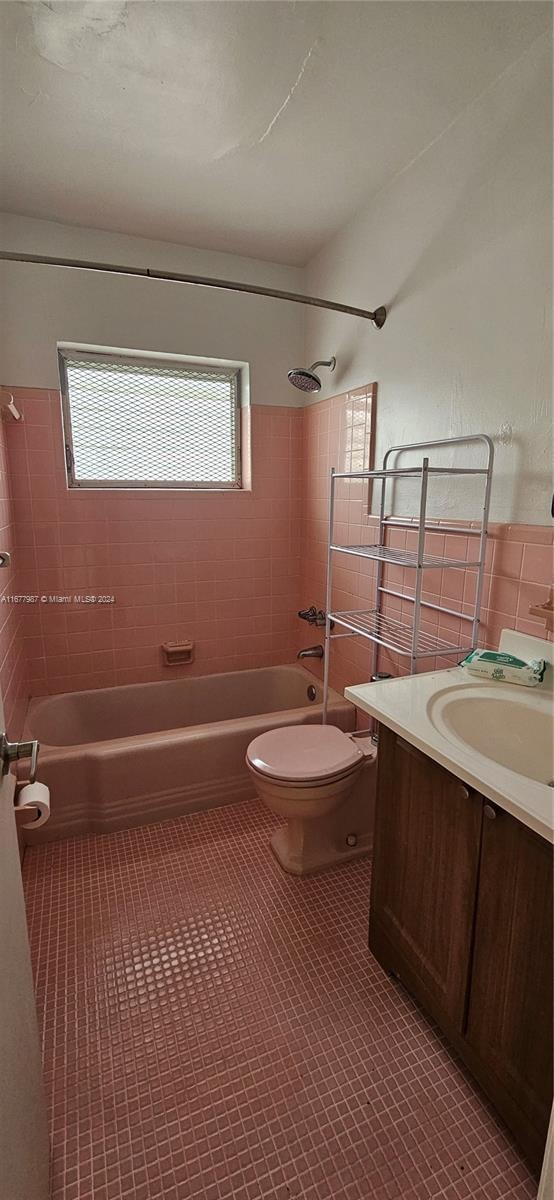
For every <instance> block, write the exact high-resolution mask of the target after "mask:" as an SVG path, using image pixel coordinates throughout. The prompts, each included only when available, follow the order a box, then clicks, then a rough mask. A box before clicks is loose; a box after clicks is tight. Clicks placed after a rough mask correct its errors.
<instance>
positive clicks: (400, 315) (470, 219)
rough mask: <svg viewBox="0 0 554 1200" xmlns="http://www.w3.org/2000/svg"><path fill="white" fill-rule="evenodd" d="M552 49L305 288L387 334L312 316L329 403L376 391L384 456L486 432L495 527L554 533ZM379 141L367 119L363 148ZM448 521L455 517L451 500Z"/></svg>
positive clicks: (520, 65)
mask: <svg viewBox="0 0 554 1200" xmlns="http://www.w3.org/2000/svg"><path fill="white" fill-rule="evenodd" d="M550 80H551V48H550V39H549V38H543V39H540V40H539V41H538V42H535V43H534V45H533V47H532V48H531V50H530V51H529V52H527V53H526V54H525V55H524V56H523V57H522V58H521V59H520V60H519V61H518V62H517V63H516V64H515V65H513V66H512V67H511V68H509V69H508V70H507V71H506V72H504V74H503V76H501V77H500V78H499V79H498V80H497V81H496V83H495V84H494V85H493V86H492V87H491V88H489V89H488V90H487V92H486V93H485V94H483V95H482V96H481V97H480V98H478V99H477V100H476V101H475V102H474V103H473V105H471V106H470V107H469V108H468V109H466V111H465V113H464V114H462V117H461V118H459V119H458V120H457V121H456V122H455V123H454V124H453V125H452V126H451V127H450V129H448V130H447V131H446V132H445V133H444V134H443V135H442V136H441V138H440V139H438V140H437V141H435V143H434V144H433V145H431V146H430V148H429V149H427V150H426V152H425V153H423V154H422V155H420V156H419V157H418V159H417V160H415V161H414V162H413V163H412V164H411V165H410V166H409V167H408V168H407V169H405V170H404V171H403V172H402V173H401V174H399V175H398V176H397V177H396V179H395V180H394V181H393V182H392V183H391V184H390V186H388V187H387V188H386V189H385V190H383V191H382V192H381V193H380V194H378V195H376V196H375V197H374V198H373V199H372V200H371V201H370V202H369V203H368V204H367V206H366V207H365V209H364V210H362V211H360V212H359V213H358V215H357V216H356V218H355V219H354V220H352V221H351V222H350V223H349V224H348V225H347V226H345V227H344V228H343V230H341V231H340V233H339V234H338V235H337V236H336V237H335V238H334V239H333V240H332V241H331V242H330V243H329V244H328V245H327V247H325V248H324V250H323V251H322V252H321V253H320V254H319V255H318V256H317V257H316V258H315V259H314V260H313V261H312V262H311V263H310V264H309V266H308V269H307V277H306V280H305V286H306V290H307V291H312V292H314V293H318V294H320V295H324V296H332V297H333V298H335V299H338V300H341V301H346V302H348V303H350V304H357V305H361V306H363V307H368V308H374V307H375V306H377V305H378V304H387V305H388V306H389V308H390V315H389V318H388V321H387V324H386V325H385V327H384V329H383V330H382V331H381V332H377V331H376V330H374V329H373V327H372V326H371V325H369V324H367V325H366V324H364V322H362V321H353V320H351V319H349V318H346V317H341V316H338V315H336V314H332V313H327V312H321V311H314V310H309V312H308V313H307V315H306V328H307V350H306V357H307V359H308V361H313V360H314V359H316V358H327V357H329V355H331V354H336V356H337V360H338V368H337V371H336V372H335V374H334V376H332V377H331V378H330V383H331V386H330V387H329V388H328V391H327V393H326V394H331V393H336V392H342V391H344V390H345V389H346V388H348V387H357V386H359V385H361V384H364V383H366V382H369V381H371V380H377V381H378V384H379V392H378V400H377V431H378V438H377V451H378V454H379V455H381V454H382V452H383V450H384V448H385V447H386V446H387V445H389V444H392V443H398V442H404V441H416V440H418V439H424V438H431V437H444V436H451V435H457V434H463V433H480V432H484V433H489V434H491V435H492V436H493V437H494V439H495V443H496V451H497V458H496V470H495V481H494V487H493V505H492V517H493V519H494V520H498V521H522V522H531V523H537V524H548V522H549V513H550V499H551V488H552V482H551V424H552V411H551V398H552V359H551V331H552V318H551V281H552V257H551V222H552V208H551V160H552V117H551V113H552V107H551V95H550V92H551V82H550ZM374 137H378V130H375V129H374V128H373V127H372V124H371V115H370V114H368V144H367V147H362V148H361V153H367V154H368V155H370V154H371V139H372V138H374ZM442 505H443V508H444V509H445V510H446V511H448V512H449V513H450V515H451V516H455V515H456V510H457V506H458V501H457V500H456V499H455V498H454V493H453V491H451V492H450V494H446V493H443V495H442Z"/></svg>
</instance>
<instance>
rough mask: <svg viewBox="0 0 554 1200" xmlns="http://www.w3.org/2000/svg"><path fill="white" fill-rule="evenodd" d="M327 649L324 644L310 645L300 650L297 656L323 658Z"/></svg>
mask: <svg viewBox="0 0 554 1200" xmlns="http://www.w3.org/2000/svg"><path fill="white" fill-rule="evenodd" d="M324 653H325V651H324V649H323V646H308V647H307V649H306V650H299V651H298V654H297V655H296V657H297V658H323V655H324Z"/></svg>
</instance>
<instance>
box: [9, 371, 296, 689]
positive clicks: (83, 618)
mask: <svg viewBox="0 0 554 1200" xmlns="http://www.w3.org/2000/svg"><path fill="white" fill-rule="evenodd" d="M14 395H15V397H16V402H17V404H18V405H19V407H20V408H21V410H22V412H23V414H24V422H22V423H21V424H20V425H17V424H15V423H11V424H9V425H8V424H6V427H5V429H6V434H7V440H8V448H9V456H10V463H11V468H12V473H13V496H14V513H15V517H16V522H17V546H16V554H15V557H16V559H17V561H18V563H19V565H20V575H19V581H18V586H19V587H20V589H21V590H22V591H24V592H28V593H29V594H32V595H38V596H42V595H47V596H49V595H70V596H73V595H76V594H85V595H87V594H92V595H110V594H113V595H114V596H115V600H116V603H115V604H113V605H112V604H74V603H71V604H69V605H66V604H56V603H42V602H40V601H39V602H37V603H35V604H29V605H28V606H25V612H24V622H25V648H26V652H27V655H28V658H29V663H30V686H31V691H32V694H35V695H36V694H40V693H43V692H59V691H66V690H78V689H81V688H90V687H107V686H112V685H114V684H121V683H134V682H143V681H148V680H153V679H164V678H175V677H176V676H177V675H178V674H179V673H186V672H187V670H188V672H189V673H190V671H191V668H188V669H187V668H176V669H175V668H167V667H165V666H163V665H162V659H161V652H160V645H161V643H162V642H165V641H175V640H180V639H183V638H192V639H193V641H194V643H195V662H194V667H193V668H192V670H193V671H194V673H195V674H204V673H209V672H215V671H226V670H235V669H240V668H248V667H253V666H264V665H271V664H273V663H282V662H288V661H290V660H291V659H292V658H293V657H294V653H295V647H296V626H297V620H296V618H295V616H294V613H295V610H296V608H297V595H298V590H299V566H300V561H299V539H298V531H297V523H296V519H295V518H296V511H297V505H298V497H299V489H300V476H301V461H300V453H301V437H300V423H301V420H302V413H301V411H300V410H298V409H289V408H276V407H264V406H261V405H258V406H254V407H253V408H252V411H251V430H250V433H251V438H252V461H253V479H252V491H250V492H248V491H243V492H233V493H228V492H227V493H225V494H220V493H217V492H210V493H192V492H186V491H183V492H177V491H176V492H163V491H157V492H156V491H151V492H134V491H97V492H93V491H78V490H72V491H68V490H67V487H66V480H65V469H64V461H63V450H62V431H61V417H60V399H59V395H58V393H57V392H43V391H33V392H30V391H26V390H24V389H15V391H14Z"/></svg>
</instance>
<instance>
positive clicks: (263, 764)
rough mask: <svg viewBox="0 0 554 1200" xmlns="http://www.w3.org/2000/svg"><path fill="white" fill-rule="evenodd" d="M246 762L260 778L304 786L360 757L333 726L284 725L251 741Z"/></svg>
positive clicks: (349, 742)
mask: <svg viewBox="0 0 554 1200" xmlns="http://www.w3.org/2000/svg"><path fill="white" fill-rule="evenodd" d="M247 758H248V761H249V762H250V763H251V764H252V766H253V767H254V768H255V769H256V771H261V772H262V774H263V775H270V776H272V777H273V778H274V779H290V780H295V781H297V782H303V781H307V780H310V779H327V778H328V777H329V776H332V775H338V774H339V773H340V772H341V771H346V770H347V769H348V768H349V767H354V766H355V765H356V763H357V762H359V761H360V760H361V759H363V754H362V751H361V750H359V749H358V747H357V746H356V745H355V743H354V742H353V741H352V740H351V739H350V738H349V737H348V736H347V734H346V733H343V732H342V729H337V727H336V725H285V726H284V728H282V729H271V730H269V732H268V733H262V734H260V736H259V737H257V738H254V741H253V742H251V743H250V745H249V747H248V751H247Z"/></svg>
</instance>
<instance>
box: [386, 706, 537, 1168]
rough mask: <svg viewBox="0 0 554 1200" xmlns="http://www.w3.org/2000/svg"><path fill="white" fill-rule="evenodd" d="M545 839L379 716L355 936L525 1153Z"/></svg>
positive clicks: (531, 1144)
mask: <svg viewBox="0 0 554 1200" xmlns="http://www.w3.org/2000/svg"><path fill="white" fill-rule="evenodd" d="M552 888H553V873H552V847H551V846H550V844H549V843H548V842H547V841H545V840H544V839H543V838H540V837H539V836H538V835H537V834H535V833H533V832H532V831H531V830H529V829H527V827H526V826H524V825H522V824H521V823H520V822H519V821H517V820H515V819H514V818H513V817H512V816H510V815H509V814H508V813H506V812H503V811H502V810H501V809H499V808H497V807H496V806H494V805H492V804H491V803H490V802H489V801H488V800H485V799H484V798H483V797H482V796H480V795H479V793H477V792H475V791H473V790H472V789H471V788H468V787H466V785H465V784H463V783H462V782H461V781H460V780H459V779H457V778H456V777H455V776H454V775H452V774H450V773H449V772H448V771H446V770H444V769H443V768H442V767H440V766H438V765H437V764H436V763H435V762H433V761H432V760H431V759H429V758H427V756H426V755H424V754H422V753H421V752H420V751H419V750H416V749H415V748H414V747H413V746H411V745H410V744H409V743H408V742H406V741H405V740H404V739H403V738H401V737H399V736H398V735H397V734H395V733H393V732H392V731H391V730H390V729H388V728H386V727H384V726H381V729H380V737H379V769H378V783H377V808H376V826H375V836H374V862H373V876H372V890H371V910H370V926H369V945H370V949H371V950H372V951H373V953H374V954H375V956H376V958H377V959H378V960H379V962H380V963H381V964H382V966H384V967H385V968H386V969H387V970H388V971H390V972H392V973H393V974H394V975H396V976H397V977H398V978H399V979H400V980H401V982H402V983H404V985H405V986H406V988H407V989H408V990H409V991H410V992H411V993H412V995H413V996H414V997H415V998H416V999H417V1000H418V1001H419V1002H420V1003H421V1005H422V1007H423V1008H424V1009H425V1010H426V1011H427V1012H428V1013H429V1014H430V1016H431V1017H432V1018H433V1019H434V1020H435V1021H436V1022H437V1023H438V1024H439V1025H440V1026H441V1028H442V1029H443V1030H444V1032H445V1033H446V1035H447V1036H448V1037H449V1039H450V1041H451V1042H452V1043H453V1045H454V1048H455V1049H456V1050H457V1052H458V1053H459V1054H460V1056H461V1057H462V1058H463V1060H464V1062H465V1063H466V1065H467V1066H468V1068H469V1069H470V1071H472V1073H473V1074H474V1075H475V1077H476V1078H477V1080H478V1082H479V1083H480V1084H481V1085H482V1086H483V1088H484V1090H485V1091H486V1092H487V1093H488V1095H489V1097H490V1098H491V1100H492V1101H493V1103H494V1104H495V1106H496V1108H497V1109H498V1111H499V1112H500V1114H501V1115H502V1116H503V1118H504V1120H505V1121H506V1123H507V1124H508V1125H509V1126H510V1128H511V1129H512V1131H513V1133H514V1135H515V1136H516V1138H517V1139H518V1140H519V1142H520V1144H521V1145H522V1148H523V1149H524V1150H525V1152H526V1153H527V1155H528V1157H529V1158H530V1159H531V1161H532V1162H533V1163H534V1164H535V1165H536V1166H538V1165H539V1164H540V1161H541V1158H542V1153H543V1150H544V1142H545V1139H546V1132H547V1128H548V1120H549V1115H550V1106H551V1103H552V1025H553V1012H552V977H553V951H552V942H553V930H552V897H553V891H552Z"/></svg>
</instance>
